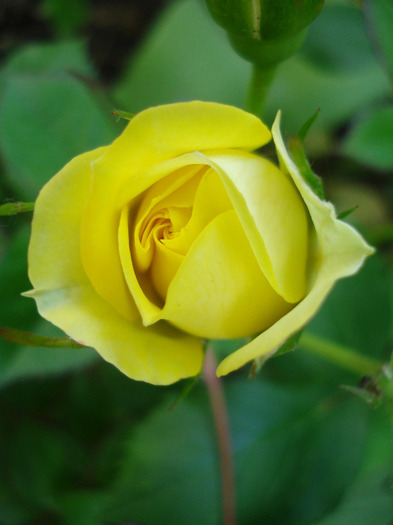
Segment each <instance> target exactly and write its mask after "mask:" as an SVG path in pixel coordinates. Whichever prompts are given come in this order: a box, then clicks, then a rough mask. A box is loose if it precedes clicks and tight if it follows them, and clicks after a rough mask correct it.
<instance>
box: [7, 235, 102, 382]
mask: <svg viewBox="0 0 393 525" xmlns="http://www.w3.org/2000/svg"><path fill="white" fill-rule="evenodd" d="M28 237H29V231H28V228H21V229H20V230H19V231H18V232H17V234H16V235H15V237H14V239H13V240H12V241H11V242H10V243H9V246H8V247H7V249H6V252H5V254H4V256H3V257H2V259H0V294H1V297H2V298H5V300H2V301H0V322H1V323H3V324H7V325H10V324H13V325H18V326H20V327H23V328H26V329H29V330H31V331H33V332H35V333H40V334H43V335H45V336H49V337H58V336H61V335H64V334H62V333H61V332H60V331H59V330H57V329H56V328H55V327H53V326H52V325H50V324H49V323H47V322H45V321H44V320H42V319H41V318H40V317H39V316H38V314H37V311H36V307H35V304H34V301H32V300H31V299H28V298H26V297H22V296H21V293H22V292H25V291H26V290H28V289H29V288H30V287H31V285H30V283H29V280H28V277H27V243H28ZM97 359H98V356H97V354H96V352H95V351H94V350H92V349H90V348H81V349H80V348H76V349H75V348H74V349H72V348H42V347H38V348H31V347H25V346H18V345H15V344H14V343H10V342H8V341H5V340H3V339H0V387H3V386H5V385H9V384H11V383H12V382H14V381H16V380H20V379H26V378H31V377H43V376H45V375H47V374H62V373H65V372H67V371H68V372H69V371H72V370H76V369H80V368H83V367H85V366H87V365H90V364H92V363H93V362H94V361H95V360H97Z"/></svg>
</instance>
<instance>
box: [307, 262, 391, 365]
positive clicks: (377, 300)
mask: <svg viewBox="0 0 393 525" xmlns="http://www.w3.org/2000/svg"><path fill="white" fill-rule="evenodd" d="M386 279H387V274H386V269H385V267H384V266H383V264H382V262H381V260H380V259H379V258H378V256H376V255H374V256H373V257H371V258H370V259H369V260H368V261H367V262H366V264H365V266H364V267H363V268H362V270H361V271H360V272H359V273H358V274H357V275H355V276H354V277H351V278H350V279H346V280H345V281H341V282H340V283H338V284H337V285H336V287H335V288H334V290H333V292H332V293H331V294H330V296H329V297H328V299H327V301H326V303H325V305H324V307H323V309H322V311H321V313H320V314H319V315H318V316H317V317H316V318H315V319H314V320H313V321H311V323H310V325H309V329H310V332H311V333H314V332H315V333H317V334H319V335H322V336H324V337H326V338H327V339H330V340H334V341H337V342H339V343H342V344H344V345H347V346H349V347H351V348H353V349H355V350H357V351H360V352H363V353H364V354H366V355H370V356H371V357H374V358H376V359H378V358H381V359H386V358H387V355H386V347H387V345H388V341H389V334H390V322H391V315H392V313H391V312H392V309H391V305H390V298H389V289H388V288H387V287H386ZM300 344H301V343H300Z"/></svg>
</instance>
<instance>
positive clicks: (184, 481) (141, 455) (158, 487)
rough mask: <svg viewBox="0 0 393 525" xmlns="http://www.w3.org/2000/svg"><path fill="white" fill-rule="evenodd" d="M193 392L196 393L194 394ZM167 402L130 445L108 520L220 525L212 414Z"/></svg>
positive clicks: (189, 403)
mask: <svg viewBox="0 0 393 525" xmlns="http://www.w3.org/2000/svg"><path fill="white" fill-rule="evenodd" d="M194 392H195V390H194ZM168 408H169V406H168V404H167V403H165V405H164V406H161V407H159V408H158V409H157V410H156V411H155V412H154V413H153V414H152V415H151V416H150V417H149V418H147V419H146V420H145V421H144V422H142V423H141V424H140V425H139V426H138V428H137V429H135V430H134V432H133V433H132V435H131V436H130V437H129V439H128V440H127V444H126V449H125V451H126V453H125V457H124V458H123V462H122V465H121V469H120V476H119V478H118V479H117V481H116V482H115V484H114V486H113V489H112V494H111V495H112V498H111V502H110V505H109V508H108V510H107V512H106V518H105V519H106V520H107V521H110V522H114V523H116V522H121V521H127V520H133V521H142V522H147V523H149V524H151V525H177V524H179V525H180V524H184V523H187V524H189V525H194V524H195V525H199V524H200V523H204V524H206V525H215V524H217V523H219V512H220V508H219V498H220V496H219V490H220V489H219V480H218V470H217V468H218V462H217V458H216V455H215V444H214V433H213V432H214V431H213V426H212V421H211V420H210V414H209V413H208V411H207V410H206V408H202V407H201V406H198V405H196V404H195V402H193V401H192V400H190V398H187V399H185V400H183V401H182V402H181V403H179V404H178V405H177V406H176V407H175V409H174V410H172V411H170V410H168Z"/></svg>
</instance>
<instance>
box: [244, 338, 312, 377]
mask: <svg viewBox="0 0 393 525" xmlns="http://www.w3.org/2000/svg"><path fill="white" fill-rule="evenodd" d="M302 332H303V330H299V331H298V332H296V333H295V334H293V335H291V337H288V339H287V340H286V341H285V342H284V343H283V344H282V345H281V346H280V348H279V349H278V350H277V351H276V352H274V354H272V355H268V356H266V357H264V356H263V357H257V358H256V359H254V361H253V362H252V364H251V369H250V372H249V374H248V377H249V378H250V379H252V378H254V377H255V376H256V374H257V373H258V372H260V370H261V368H262V367H263V365H264V364H265V363H266V361H268V360H269V359H271V358H272V357H278V356H280V355H283V354H286V353H287V352H292V351H293V350H295V348H296V347H297V345H298V343H299V339H300V336H301V335H302Z"/></svg>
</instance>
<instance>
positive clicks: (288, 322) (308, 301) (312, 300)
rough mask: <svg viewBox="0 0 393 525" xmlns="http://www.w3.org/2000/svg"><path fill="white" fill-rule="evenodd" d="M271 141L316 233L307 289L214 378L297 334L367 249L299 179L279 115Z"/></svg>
mask: <svg viewBox="0 0 393 525" xmlns="http://www.w3.org/2000/svg"><path fill="white" fill-rule="evenodd" d="M272 133H273V139H274V143H275V146H276V149H277V153H278V156H279V159H280V167H281V170H282V171H284V172H286V173H288V174H289V175H290V176H291V177H292V180H293V181H294V183H295V185H296V187H297V189H298V191H299V193H300V194H301V196H302V197H303V200H304V202H305V203H306V206H307V208H308V211H309V213H310V216H311V219H312V221H313V224H314V228H315V231H316V249H315V253H314V254H313V261H312V262H313V264H312V268H311V275H309V281H310V286H309V290H308V294H307V296H306V297H305V298H304V299H303V300H302V301H301V302H300V303H299V304H298V305H297V306H296V307H295V308H294V309H293V310H291V311H290V312H289V313H288V314H287V315H285V316H284V317H282V318H281V319H280V320H279V321H277V322H276V323H275V324H274V325H273V326H271V327H270V328H269V329H268V330H266V331H265V332H263V333H262V334H260V335H259V336H258V337H256V338H255V339H254V340H253V341H251V342H250V343H249V344H247V345H245V346H244V347H242V348H240V349H239V350H237V351H236V352H234V353H233V354H231V355H229V356H228V357H227V358H225V359H224V360H223V361H222V362H221V364H220V365H219V367H218V369H217V375H219V376H221V375H225V374H228V373H229V372H232V371H233V370H236V369H238V368H239V367H241V366H243V365H244V364H246V363H247V362H249V361H251V360H253V359H256V358H258V357H262V356H268V355H272V354H274V352H275V351H276V350H277V349H278V348H279V347H280V346H281V344H282V343H283V342H284V341H285V340H286V339H287V338H288V337H290V336H291V335H293V334H294V333H296V332H297V331H298V330H300V329H301V328H302V327H303V326H304V325H305V324H306V323H307V322H308V321H309V320H310V319H311V318H312V317H313V316H314V315H315V313H316V312H317V311H318V309H319V308H320V306H321V304H322V302H323V301H324V299H325V297H326V296H327V294H328V292H329V290H330V289H331V288H332V286H333V285H334V283H335V282H336V281H337V280H338V279H340V278H342V277H346V276H349V275H352V274H353V273H355V272H356V271H357V270H358V269H359V268H360V266H361V265H362V264H363V262H364V259H365V258H366V257H367V256H368V255H371V254H372V253H373V248H371V247H370V246H369V245H368V244H367V243H366V242H365V241H364V240H363V239H362V237H361V236H360V235H359V234H358V233H357V231H356V230H354V229H353V228H352V227H351V226H350V225H348V224H346V223H344V222H342V221H340V220H338V219H337V218H336V214H335V211H334V208H333V206H332V204H330V203H329V202H325V201H321V200H320V199H319V198H318V197H317V196H316V195H315V194H314V193H313V191H312V190H311V188H310V187H309V186H308V184H307V183H306V182H305V180H304V179H303V177H302V176H301V174H300V172H299V170H298V168H297V166H296V165H295V163H294V162H293V161H292V159H291V158H290V156H289V155H288V152H287V150H286V148H285V145H284V141H283V139H282V136H281V133H280V113H279V114H278V115H277V118H276V120H275V122H274V125H273V128H272Z"/></svg>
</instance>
